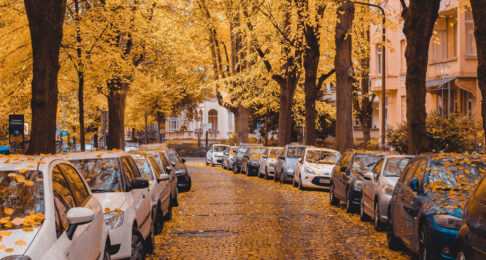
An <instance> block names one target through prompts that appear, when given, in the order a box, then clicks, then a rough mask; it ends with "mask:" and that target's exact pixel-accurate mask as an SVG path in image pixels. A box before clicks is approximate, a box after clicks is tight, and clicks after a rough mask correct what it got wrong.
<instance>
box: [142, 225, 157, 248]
mask: <svg viewBox="0 0 486 260" xmlns="http://www.w3.org/2000/svg"><path fill="white" fill-rule="evenodd" d="M154 246H155V235H154V226H153V225H152V226H151V227H150V234H149V236H148V237H147V239H145V241H143V251H144V252H145V253H147V254H152V253H153V252H154Z"/></svg>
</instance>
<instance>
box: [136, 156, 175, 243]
mask: <svg viewBox="0 0 486 260" xmlns="http://www.w3.org/2000/svg"><path fill="white" fill-rule="evenodd" d="M132 157H133V159H135V163H137V166H138V169H139V170H140V174H141V175H142V177H143V178H145V179H146V180H148V181H149V191H150V197H151V198H152V219H153V221H154V223H153V224H154V232H155V234H160V233H161V232H162V229H163V228H164V219H166V218H168V217H169V215H170V214H172V207H170V187H169V175H168V174H165V173H163V172H162V170H161V169H160V167H159V165H158V164H157V163H156V162H155V160H154V159H153V157H152V155H150V154H146V153H143V152H139V153H137V152H135V153H134V154H132Z"/></svg>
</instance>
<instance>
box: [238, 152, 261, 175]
mask: <svg viewBox="0 0 486 260" xmlns="http://www.w3.org/2000/svg"><path fill="white" fill-rule="evenodd" d="M263 152H265V146H251V147H249V148H248V149H247V150H246V152H245V155H243V161H242V163H241V172H242V173H245V174H246V175H247V176H251V175H258V172H259V171H260V158H261V157H262V154H263Z"/></svg>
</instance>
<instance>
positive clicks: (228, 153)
mask: <svg viewBox="0 0 486 260" xmlns="http://www.w3.org/2000/svg"><path fill="white" fill-rule="evenodd" d="M237 151H238V146H228V147H226V150H224V153H223V166H222V167H223V169H227V170H233V166H234V164H235V154H236V153H237Z"/></svg>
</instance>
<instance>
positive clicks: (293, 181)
mask: <svg viewBox="0 0 486 260" xmlns="http://www.w3.org/2000/svg"><path fill="white" fill-rule="evenodd" d="M297 185H298V184H297V182H296V181H295V177H294V178H293V179H292V187H297Z"/></svg>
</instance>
